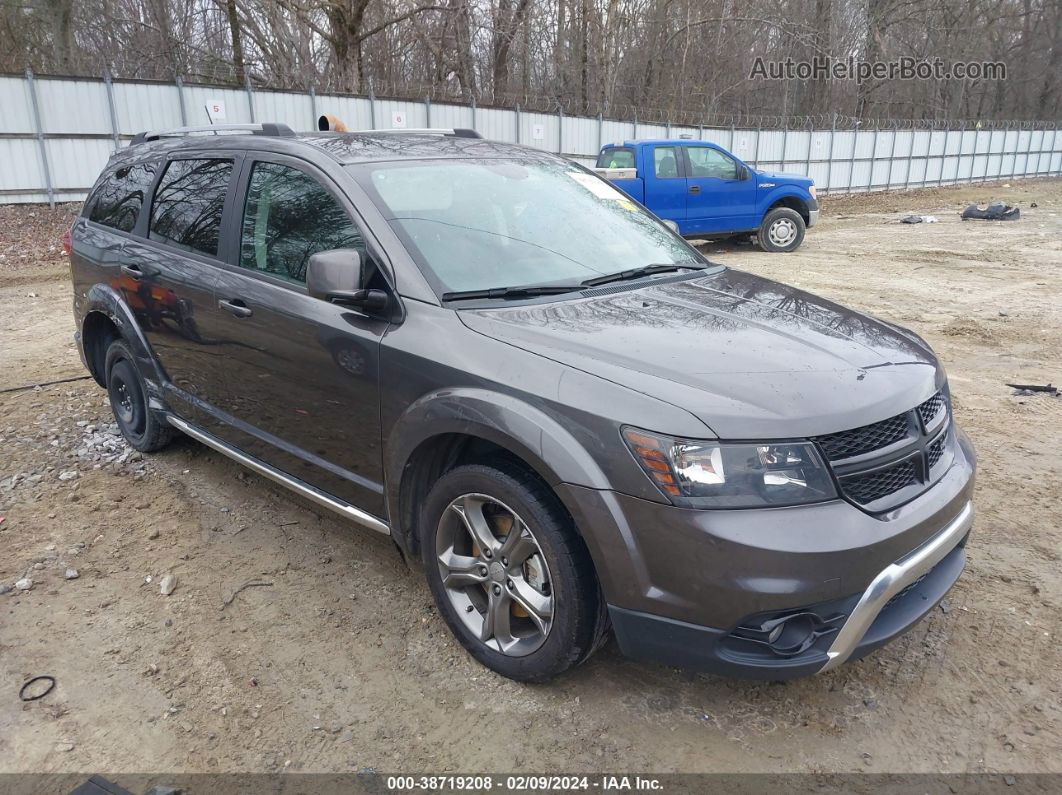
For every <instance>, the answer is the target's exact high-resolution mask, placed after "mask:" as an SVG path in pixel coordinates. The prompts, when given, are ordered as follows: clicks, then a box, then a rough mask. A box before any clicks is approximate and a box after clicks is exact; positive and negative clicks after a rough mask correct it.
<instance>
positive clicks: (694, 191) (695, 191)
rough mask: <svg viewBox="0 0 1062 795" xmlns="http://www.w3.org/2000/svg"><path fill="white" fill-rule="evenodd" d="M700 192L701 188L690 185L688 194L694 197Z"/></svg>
mask: <svg viewBox="0 0 1062 795" xmlns="http://www.w3.org/2000/svg"><path fill="white" fill-rule="evenodd" d="M700 192H701V186H700V185H690V193H692V194H693V195H694V196H696V195H697V194H698V193H700Z"/></svg>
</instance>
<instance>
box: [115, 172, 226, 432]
mask: <svg viewBox="0 0 1062 795" xmlns="http://www.w3.org/2000/svg"><path fill="white" fill-rule="evenodd" d="M238 168H239V160H238V158H235V157H232V156H226V157H216V156H213V155H206V154H203V155H193V154H187V155H185V154H181V155H180V156H179V157H176V156H175V157H173V158H172V159H170V160H169V161H167V162H166V163H165V164H164V165H163V166H162V167H161V168H160V169H159V171H160V174H159V176H158V177H157V179H156V183H155V189H154V192H153V195H152V201H151V208H150V213H149V215H148V217H147V218H146V220H145V224H144V229H143V232H144V234H143V235H141V236H135V237H133V238H131V239H129V240H128V241H127V242H126V244H125V248H124V251H123V255H122V262H123V265H122V268H121V274H120V275H119V276H118V279H119V285H120V289H121V290H122V291H123V293H124V294H125V296H126V300H127V301H128V302H129V304H130V305H131V306H132V307H133V308H134V311H135V312H136V315H137V318H138V320H139V322H140V324H141V327H142V328H143V330H144V334H145V336H146V337H147V340H148V343H149V344H150V345H151V347H152V349H153V350H154V352H155V355H156V357H157V358H158V361H159V363H160V364H161V365H162V368H163V371H164V374H165V376H166V378H167V380H168V382H169V383H168V384H167V385H166V388H167V396H168V398H169V400H170V402H171V403H172V404H173V408H174V409H175V410H177V411H178V412H179V413H181V414H182V415H183V416H186V417H188V418H189V419H193V420H196V421H199V422H204V421H205V420H206V419H207V417H208V416H209V414H206V413H204V412H203V411H202V410H201V409H202V404H204V403H205V404H211V403H213V402H214V401H215V400H216V399H217V386H218V383H219V379H220V376H221V374H222V373H223V372H224V366H223V363H222V362H221V360H220V355H219V352H218V348H217V330H218V325H217V321H218V319H219V315H218V311H217V308H216V306H215V301H214V293H213V286H214V281H215V280H216V278H217V275H218V272H219V271H218V265H219V264H220V262H221V258H222V257H223V256H224V255H225V251H224V240H223V235H222V229H224V225H225V222H226V220H227V214H228V213H229V212H230V211H229V209H228V204H229V203H230V200H231V193H232V191H233V190H234V188H235V181H234V179H233V176H234V174H235V173H236V172H237V171H238Z"/></svg>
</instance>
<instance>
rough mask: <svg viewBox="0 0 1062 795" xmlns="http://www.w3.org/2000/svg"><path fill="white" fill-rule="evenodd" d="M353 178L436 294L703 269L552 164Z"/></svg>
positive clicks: (474, 164)
mask: <svg viewBox="0 0 1062 795" xmlns="http://www.w3.org/2000/svg"><path fill="white" fill-rule="evenodd" d="M354 173H355V174H356V176H357V178H358V180H359V182H360V183H361V184H362V186H363V187H364V188H365V189H366V190H367V191H368V192H369V194H370V196H371V197H372V199H373V201H374V202H375V203H376V205H377V207H379V209H380V211H381V212H382V213H383V214H384V216H385V217H386V218H387V219H388V221H389V222H390V223H391V225H392V227H393V228H394V229H395V231H396V233H397V234H398V235H399V237H401V238H402V240H403V242H404V243H405V244H406V247H407V248H408V249H409V250H410V253H411V254H412V255H413V257H414V258H415V259H417V260H418V264H419V265H420V266H421V268H422V269H423V270H424V271H425V274H426V275H427V276H428V278H429V280H431V281H432V282H434V286H435V288H436V290H437V291H438V292H439V293H440V294H442V293H444V292H458V291H466V290H486V289H493V288H503V287H510V286H513V285H522V286H528V285H536V284H549V285H557V284H558V283H560V284H567V283H571V284H575V285H577V284H578V283H579V282H582V281H584V280H586V279H588V278H593V277H595V276H599V275H602V274H611V273H615V272H617V271H621V270H624V269H628V268H639V267H643V266H645V265H648V264H676V265H679V264H684V263H697V264H701V263H704V261H705V260H704V259H703V258H702V257H701V256H700V254H698V253H697V251H696V250H695V249H694V248H692V247H691V246H689V245H688V244H687V243H686V242H685V241H683V240H682V239H681V238H679V237H678V236H676V235H674V234H672V232H671V231H670V230H668V229H667V228H666V227H664V226H663V225H662V224H661V223H660V222H659V221H657V220H656V218H654V217H653V216H652V215H650V214H649V213H648V212H646V211H645V210H644V209H643V208H641V207H640V206H638V205H637V204H635V203H634V202H633V201H631V200H630V198H629V197H627V195H626V194H624V193H622V192H620V191H619V190H617V189H616V188H614V187H612V186H611V185H610V184H609V183H607V182H605V181H604V180H602V179H599V178H598V177H597V176H595V175H593V174H591V173H589V172H587V171H585V170H584V169H582V168H580V167H578V166H575V165H574V164H570V163H565V162H563V161H561V160H557V161H551V160H545V159H543V160H538V159H527V160H515V159H514V160H478V161H471V160H430V161H425V160H417V161H413V162H389V163H378V164H373V163H370V164H365V165H362V166H358V167H356V168H355V169H354Z"/></svg>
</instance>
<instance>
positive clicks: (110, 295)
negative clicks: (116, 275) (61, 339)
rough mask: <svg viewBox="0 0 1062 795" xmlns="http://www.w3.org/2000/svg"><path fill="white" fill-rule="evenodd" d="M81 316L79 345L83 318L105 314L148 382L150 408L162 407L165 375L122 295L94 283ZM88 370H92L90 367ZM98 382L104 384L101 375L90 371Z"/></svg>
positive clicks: (163, 406) (103, 285)
mask: <svg viewBox="0 0 1062 795" xmlns="http://www.w3.org/2000/svg"><path fill="white" fill-rule="evenodd" d="M82 309H83V315H82V318H81V328H80V329H79V331H80V333H81V336H82V345H84V331H85V321H86V320H87V319H88V317H89V316H90V315H91V314H92V313H93V312H99V313H101V314H103V315H105V316H106V317H107V318H108V319H109V320H110V321H111V322H112V323H114V325H115V326H116V327H117V328H118V333H119V334H120V335H121V337H122V341H123V342H125V344H126V345H128V346H129V350H131V351H132V353H133V356H134V357H135V359H136V365H137V368H138V369H139V370H140V375H141V376H143V378H144V381H145V382H146V384H147V387H148V392H149V399H150V402H151V407H152V408H153V409H160V410H161V409H164V408H165V402H164V401H163V397H162V384H164V383H165V382H166V380H167V379H166V374H165V373H164V372H163V370H162V367H161V365H160V364H159V362H158V359H157V358H156V357H155V352H154V351H153V350H152V349H151V345H150V343H148V341H147V338H146V337H145V336H144V332H143V331H141V329H140V324H139V323H137V321H136V317H135V316H134V315H133V310H132V309H130V308H129V304H127V303H126V302H125V299H124V298H122V296H121V294H120V293H119V292H118V291H117V290H115V289H114V288H113V287H110V286H109V285H106V284H94V285H92V287H91V288H89V291H88V292H87V293H86V294H85V298H84V301H83V304H82ZM90 372H91V369H90ZM92 376H93V377H94V378H95V379H96V381H97V383H99V384H100V386H102V387H106V383H104V382H103V374H102V373H100V374H97V373H92Z"/></svg>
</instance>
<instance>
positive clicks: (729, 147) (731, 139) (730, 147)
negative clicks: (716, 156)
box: [727, 123, 734, 152]
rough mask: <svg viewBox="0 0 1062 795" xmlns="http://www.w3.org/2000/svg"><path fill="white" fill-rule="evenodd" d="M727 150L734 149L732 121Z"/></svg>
mask: <svg viewBox="0 0 1062 795" xmlns="http://www.w3.org/2000/svg"><path fill="white" fill-rule="evenodd" d="M727 150H729V151H731V152H733V151H734V125H733V124H732V123H731V125H730V145H729V146H727Z"/></svg>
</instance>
